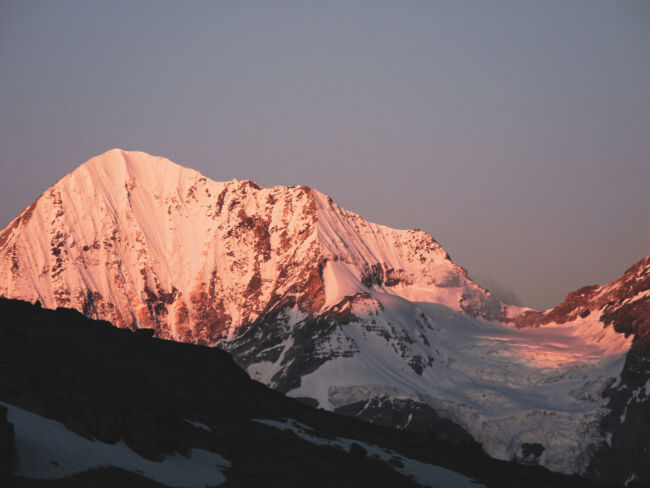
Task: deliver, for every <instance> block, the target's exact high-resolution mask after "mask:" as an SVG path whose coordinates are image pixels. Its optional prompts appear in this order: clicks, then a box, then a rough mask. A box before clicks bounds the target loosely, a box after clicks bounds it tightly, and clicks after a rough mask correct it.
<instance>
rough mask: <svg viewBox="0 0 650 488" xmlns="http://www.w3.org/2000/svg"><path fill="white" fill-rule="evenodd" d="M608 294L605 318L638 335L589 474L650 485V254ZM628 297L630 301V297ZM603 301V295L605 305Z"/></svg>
mask: <svg viewBox="0 0 650 488" xmlns="http://www.w3.org/2000/svg"><path fill="white" fill-rule="evenodd" d="M614 283H616V284H617V286H616V287H611V284H610V285H608V286H607V288H610V290H607V291H608V293H607V294H606V295H605V299H606V302H605V305H604V306H603V315H602V317H601V319H602V320H603V322H604V323H605V324H606V325H611V326H613V327H614V329H615V330H617V331H618V332H621V333H624V334H625V335H630V334H633V335H634V340H633V342H632V347H631V349H630V351H629V352H628V354H627V357H626V359H625V365H624V367H623V371H622V372H621V377H620V379H619V381H618V382H616V383H615V384H613V385H612V386H611V387H610V388H609V389H608V390H607V391H605V393H604V394H605V396H606V397H607V398H608V399H609V401H608V404H607V408H608V409H609V413H608V414H607V415H606V416H605V417H604V418H603V420H602V422H601V432H602V434H603V437H604V438H605V439H606V442H604V443H602V445H601V446H600V448H599V450H598V452H597V453H596V455H595V456H594V457H593V459H592V461H591V463H590V465H589V469H588V472H587V474H588V475H589V476H593V477H594V478H598V479H602V480H606V481H609V482H612V483H617V484H624V483H625V484H626V486H650V421H649V419H650V295H645V296H641V298H637V299H630V297H635V296H637V295H639V294H642V293H643V292H647V290H649V289H650V257H646V258H644V259H642V260H641V261H639V262H638V263H637V264H635V265H634V266H632V267H631V268H630V269H628V270H627V271H626V273H625V275H624V276H623V277H622V278H621V279H619V280H617V281H616V282H614ZM626 297H627V299H626ZM605 299H599V300H598V303H603V302H604V300H605Z"/></svg>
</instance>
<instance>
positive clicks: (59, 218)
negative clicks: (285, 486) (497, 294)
mask: <svg viewBox="0 0 650 488" xmlns="http://www.w3.org/2000/svg"><path fill="white" fill-rule="evenodd" d="M0 256H2V260H1V262H0V277H1V280H0V283H1V284H0V295H3V296H11V297H15V298H20V299H24V300H29V301H32V302H34V301H36V300H39V301H40V302H41V304H42V305H43V306H45V307H47V308H56V307H59V306H63V307H73V308H76V309H78V310H82V311H83V312H84V313H85V314H86V315H88V316H90V317H92V318H102V319H105V320H109V321H111V322H112V323H114V324H115V325H117V326H119V327H131V328H154V329H156V331H157V334H158V335H159V336H160V337H163V338H170V339H176V340H181V341H189V342H197V343H203V344H216V343H218V342H220V341H222V340H224V339H228V338H232V337H233V336H235V335H236V334H237V331H238V330H239V329H240V328H241V327H242V326H245V325H246V324H250V323H252V322H253V321H255V320H258V319H260V318H263V317H264V316H265V314H269V313H271V312H274V311H277V309H278V308H282V307H284V308H286V307H287V304H290V308H291V309H292V310H293V311H294V313H296V314H299V315H301V316H313V315H315V314H318V313H320V312H322V311H325V310H328V309H331V308H332V307H333V306H335V305H337V304H338V303H339V302H340V301H341V300H342V299H344V298H345V297H353V296H355V295H358V294H367V293H368V290H370V289H372V288H376V289H382V290H385V291H386V292H387V293H390V294H392V295H395V296H398V297H401V298H404V299H407V300H411V301H429V302H436V303H441V304H444V305H446V306H448V307H450V308H452V309H453V310H458V311H465V312H467V313H469V314H471V315H473V316H483V317H486V318H502V317H505V314H506V310H507V308H506V306H505V305H504V304H502V303H500V302H499V301H498V300H496V299H495V298H494V297H492V296H491V295H490V294H489V292H487V291H485V290H484V289H482V288H480V287H479V286H477V285H476V284H474V283H472V282H471V281H470V280H469V279H468V278H467V276H466V272H465V271H464V270H463V269H462V268H461V267H459V266H456V265H455V264H453V263H452V262H451V260H450V259H449V256H448V255H447V253H446V252H445V251H444V250H443V249H442V248H441V247H440V245H439V244H438V243H437V242H436V241H435V240H434V239H433V238H432V237H431V236H429V235H428V234H426V233H424V232H420V231H415V230H409V231H402V230H395V229H390V228H388V227H384V226H381V225H376V224H372V223H369V222H367V221H366V220H364V219H363V218H361V217H359V216H358V215H355V214H353V213H351V212H348V211H346V210H344V209H342V208H341V207H339V206H338V205H336V204H335V203H334V202H333V201H332V199H331V198H329V197H327V196H326V195H323V194H322V193H320V192H318V191H316V190H313V189H311V188H308V187H302V186H294V187H282V186H277V187H274V188H260V187H259V186H258V185H257V184H255V183H253V182H252V181H248V180H244V181H238V180H232V181H230V182H227V183H222V182H216V181H212V180H209V179H207V178H205V177H204V176H202V175H201V174H200V173H198V172H197V171H194V170H191V169H187V168H183V167H182V166H179V165H177V164H175V163H173V162H171V161H169V160H168V159H165V158H159V157H154V156H150V155H148V154H145V153H142V152H125V151H121V150H119V149H113V150H111V151H108V152H107V153H104V154H102V155H100V156H97V157H95V158H93V159H91V160H90V161H88V162H87V163H85V164H83V165H82V166H80V167H79V168H77V169H76V170H74V171H73V172H71V173H70V174H68V175H67V176H65V177H64V178H62V179H61V180H60V181H58V182H57V183H56V184H55V185H54V186H53V187H51V188H50V189H49V190H47V191H46V192H45V193H43V194H42V195H41V196H40V197H39V198H38V199H37V200H36V201H35V202H34V203H33V204H32V205H30V206H29V207H28V208H27V209H26V210H24V211H23V212H22V213H21V214H20V215H19V216H18V218H16V219H15V220H14V221H13V222H12V223H11V224H10V225H9V226H8V227H7V228H6V229H5V230H4V231H3V232H2V234H0Z"/></svg>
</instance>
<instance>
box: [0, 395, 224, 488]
mask: <svg viewBox="0 0 650 488" xmlns="http://www.w3.org/2000/svg"><path fill="white" fill-rule="evenodd" d="M0 404H2V405H4V406H5V407H7V409H8V420H9V422H11V423H12V424H13V426H14V432H15V436H16V437H15V438H16V450H17V452H18V460H19V462H18V472H17V473H16V474H17V475H18V476H24V477H26V478H34V479H60V478H65V477H67V476H70V475H72V474H76V473H82V472H85V471H88V470H91V469H96V468H100V467H109V466H112V467H117V468H121V469H124V470H126V471H131V472H133V473H138V474H140V475H142V476H144V477H146V478H149V479H152V480H155V481H158V482H160V483H162V484H164V485H166V486H178V487H182V488H204V487H205V486H217V485H220V484H221V483H223V482H224V481H226V477H225V476H224V475H223V474H222V471H223V470H225V469H227V468H229V467H230V462H229V461H227V460H226V459H224V458H223V457H221V456H219V455H218V454H216V453H213V452H208V451H204V450H202V449H192V451H191V452H190V456H189V457H188V458H186V457H184V456H182V455H180V454H174V455H173V456H166V457H165V459H163V460H162V461H161V462H155V461H151V460H149V459H146V458H143V457H142V456H140V455H139V454H137V453H136V452H134V451H133V450H132V449H130V448H129V447H128V446H127V445H126V444H125V443H124V442H118V443H117V444H112V445H111V444H106V443H103V442H99V441H91V440H88V439H85V438H83V437H81V436H80V435H78V434H75V433H74V432H72V431H70V430H68V429H66V428H65V426H64V425H63V424H62V423H60V422H56V421H54V420H50V419H46V418H44V417H41V416H39V415H36V414H34V413H31V412H28V411H26V410H23V409H21V408H18V407H16V406H14V405H9V404H7V403H4V402H0Z"/></svg>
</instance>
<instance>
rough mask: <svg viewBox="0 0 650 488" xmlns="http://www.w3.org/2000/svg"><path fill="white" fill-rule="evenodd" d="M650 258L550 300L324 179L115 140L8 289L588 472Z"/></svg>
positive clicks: (638, 318) (51, 198)
mask: <svg viewBox="0 0 650 488" xmlns="http://www.w3.org/2000/svg"><path fill="white" fill-rule="evenodd" d="M648 263H649V258H644V259H642V260H641V261H639V263H637V264H636V265H635V266H633V267H632V268H630V269H629V270H628V271H627V272H626V273H625V275H623V276H622V277H621V278H620V279H619V280H615V281H613V282H612V283H610V284H608V285H604V286H594V287H586V288H583V289H581V290H578V291H577V292H574V293H572V294H569V295H568V296H567V300H566V301H565V302H564V303H563V304H560V305H559V306H558V307H555V308H554V309H550V310H547V311H545V312H538V311H534V310H530V309H524V308H520V307H516V306H511V305H507V304H504V303H502V302H501V301H499V300H498V299H496V298H495V297H493V296H492V295H491V294H490V293H489V291H487V290H485V289H483V288H481V287H480V286H478V285H477V284H475V283H473V282H472V281H471V280H470V279H469V278H468V276H467V272H466V271H465V270H464V269H463V268H461V267H460V266H458V265H456V264H454V263H453V262H452V261H451V260H450V258H449V256H448V254H447V253H446V251H445V250H444V249H442V247H441V246H440V245H439V244H438V243H437V242H436V241H435V240H434V239H433V237H431V236H430V235H428V234H426V233H424V232H420V231H416V230H395V229H391V228H388V227H384V226H381V225H377V224H373V223H370V222H367V221H366V220H364V219H363V218H362V217H360V216H358V215H356V214H354V213H352V212H349V211H347V210H344V209H342V208H341V207H339V206H338V205H337V204H336V203H334V202H333V201H332V200H331V199H330V198H329V197H327V196H326V195H323V194H322V193H320V192H318V191H317V190H314V189H311V188H308V187H300V186H294V187H274V188H268V189H264V188H260V187H259V186H258V185H256V184H255V183H253V182H251V181H238V180H233V181H230V182H227V183H221V182H215V181H212V180H209V179H207V178H205V177H204V176H202V175H201V174H200V173H198V172H196V171H194V170H191V169H187V168H183V167H181V166H178V165H176V164H174V163H172V162H171V161H169V160H166V159H164V158H156V157H153V156H150V155H147V154H145V153H140V152H125V151H121V150H112V151H109V152H107V153H105V154H103V155H101V156H97V157H96V158H93V159H91V160H90V161H88V162H87V163H85V164H84V165H82V166H80V167H79V168H78V169H76V170H75V171H73V172H72V173H70V174H68V175H67V176H65V177H64V178H63V179H61V180H60V181H59V182H57V183H56V184H55V185H54V186H53V187H52V188H50V189H49V190H47V191H46V192H44V193H43V195H41V197H39V199H37V200H36V201H35V202H34V203H33V204H32V205H31V206H30V207H28V208H27V209H25V210H24V211H23V212H22V213H21V214H20V215H19V216H18V217H17V218H16V219H15V220H14V221H13V222H12V223H11V224H9V226H8V227H6V228H5V229H4V230H3V231H2V232H0V296H5V297H9V298H18V299H23V300H27V301H30V302H35V301H37V300H38V301H40V302H41V304H42V305H43V306H45V307H47V308H56V307H58V306H65V307H71V308H76V309H77V310H79V311H81V312H83V313H84V314H85V315H87V316H89V317H92V318H101V319H105V320H108V321H110V322H112V323H113V324H115V325H117V326H118V327H123V328H151V329H154V330H155V333H156V335H157V336H158V337H161V338H168V339H174V340H178V341H183V342H192V343H198V344H206V345H216V344H218V345H219V347H221V348H223V349H226V350H228V351H229V352H230V353H231V354H232V355H233V357H234V358H235V360H236V361H237V362H238V363H239V364H240V365H241V366H242V367H244V368H245V369H246V370H247V372H248V373H249V374H250V376H251V377H252V378H254V379H257V380H259V381H261V382H263V383H265V384H267V385H269V386H271V387H272V388H275V389H276V390H278V391H281V392H283V393H286V394H287V395H289V396H293V397H298V398H301V399H302V400H303V401H305V402H307V403H310V404H313V405H318V406H320V407H322V408H326V409H329V410H336V411H339V412H342V413H346V414H347V415H355V416H358V417H360V418H363V419H365V420H370V421H373V422H377V423H384V424H387V425H393V426H396V427H398V428H401V429H405V430H409V429H411V430H426V425H430V424H431V422H436V423H437V425H442V423H444V421H447V422H449V423H450V426H449V429H448V432H449V433H450V435H454V436H457V437H463V436H464V435H466V434H467V433H468V434H469V435H471V437H473V438H474V439H475V440H476V441H478V442H480V443H481V444H482V445H483V448H484V449H485V450H486V452H488V453H489V454H490V455H492V456H494V457H497V458H499V459H507V460H517V461H520V462H525V463H533V464H542V465H544V466H547V467H549V468H550V469H553V470H558V471H562V472H567V473H571V472H581V473H582V472H586V471H588V470H592V468H591V467H590V462H591V460H592V458H593V456H594V453H596V452H601V451H602V447H603V445H605V444H607V438H608V437H607V436H608V435H609V434H608V430H607V428H606V427H604V426H603V425H602V422H603V421H604V419H606V418H607V408H608V407H609V408H613V407H612V406H613V405H614V404H613V403H612V402H613V400H612V397H611V388H612V387H613V386H612V385H615V386H616V385H618V386H619V387H620V384H621V378H622V376H621V374H622V372H623V374H624V375H625V371H627V370H626V368H628V363H629V356H628V351H629V350H630V348H631V347H632V350H633V351H636V350H637V349H638V347H639V346H638V344H640V341H641V339H640V337H641V336H643V337H646V331H647V330H649V329H650V325H649V323H648V319H649V317H650V313H649V312H648V309H649V307H648V301H649V300H650V291H649V289H650V284H649V281H648V280H649V278H648V277H649V275H650V271H649V268H650V266H649V265H648ZM643 374H645V373H643ZM642 376H643V375H642ZM648 378H649V379H650V368H649V369H648ZM635 381H637V382H638V381H641V380H640V379H639V378H638V377H637V378H636V380H635ZM617 382H618V383H617ZM635 388H637V387H635ZM637 389H638V388H637ZM607 392H610V393H607ZM604 395H605V396H604ZM607 395H609V396H607ZM634 395H635V396H634V398H635V399H642V398H645V397H643V396H642V395H641V393H640V390H639V392H637V393H635V394H634ZM626 398H627V397H626ZM625 401H628V400H627V399H626V400H625ZM619 402H623V400H619ZM617 408H618V407H617ZM440 419H442V420H440ZM610 430H611V429H610ZM463 431H464V432H463ZM624 436H629V434H624ZM626 473H627V474H626ZM630 473H633V474H635V475H638V474H639V473H640V471H639V469H638V467H630V469H629V470H628V471H627V472H624V473H622V474H619V475H617V476H619V477H620V476H623V475H626V476H628V477H629V476H630ZM598 476H602V473H600V474H598ZM617 479H618V478H617ZM648 479H650V474H649V478H648ZM614 481H615V480H614Z"/></svg>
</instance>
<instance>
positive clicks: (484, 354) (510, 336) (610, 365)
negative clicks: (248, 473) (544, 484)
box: [289, 291, 631, 473]
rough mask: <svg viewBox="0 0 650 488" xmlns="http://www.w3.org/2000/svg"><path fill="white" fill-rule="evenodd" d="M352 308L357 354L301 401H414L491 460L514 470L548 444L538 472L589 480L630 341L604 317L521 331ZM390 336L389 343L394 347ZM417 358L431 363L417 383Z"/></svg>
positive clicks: (409, 309) (369, 304) (387, 301)
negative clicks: (609, 394) (532, 449)
mask: <svg viewBox="0 0 650 488" xmlns="http://www.w3.org/2000/svg"><path fill="white" fill-rule="evenodd" d="M371 295H372V299H369V300H365V301H361V302H359V303H357V304H356V305H355V307H354V313H355V315H356V317H357V320H356V321H355V322H352V323H349V324H346V325H342V326H341V327H340V329H339V332H338V333H339V334H340V335H341V336H343V337H344V338H345V340H342V339H341V340H338V342H339V343H352V344H354V347H355V348H356V349H357V352H356V353H354V354H352V355H350V356H349V357H336V358H334V359H332V360H330V361H328V362H326V363H324V364H323V365H322V366H320V367H319V368H318V369H317V370H316V371H314V372H313V373H311V374H308V375H306V376H304V377H303V378H302V383H301V385H300V387H298V388H296V389H294V390H292V391H290V392H289V395H290V396H294V397H311V398H315V399H316V400H318V402H319V405H320V406H321V407H322V408H326V409H330V410H332V409H335V408H337V407H339V406H343V405H346V404H350V403H354V402H358V401H366V400H369V399H371V398H374V397H382V396H388V397H392V398H403V399H406V398H408V399H413V400H416V401H420V402H423V403H427V404H429V405H430V406H432V407H433V408H434V409H435V410H436V411H437V412H438V413H440V414H442V415H445V416H447V417H448V418H450V419H451V420H453V421H454V422H456V423H458V424H460V425H461V426H462V427H463V428H464V429H465V430H467V431H468V432H469V433H470V434H471V435H472V436H474V438H475V439H476V440H477V441H478V442H480V443H482V444H483V448H484V449H485V450H486V452H487V453H488V454H490V455H491V456H493V457H496V458H498V459H505V460H510V459H513V458H514V457H518V456H521V444H523V443H536V442H538V443H541V444H542V445H543V446H544V447H545V451H544V453H543V454H542V456H541V457H540V459H539V462H540V463H541V464H543V465H545V466H547V467H548V468H549V469H552V470H555V471H562V472H566V473H573V472H581V471H582V470H583V469H584V468H585V467H586V464H587V462H588V456H587V454H586V452H587V449H586V448H587V446H588V445H589V444H591V443H597V442H599V440H600V437H599V431H598V419H599V416H600V415H601V414H602V413H603V410H602V409H603V407H604V403H605V400H604V399H603V397H602V395H601V394H602V391H603V390H604V388H605V387H606V386H607V385H608V384H610V383H612V382H613V381H614V379H615V378H617V377H618V376H619V374H620V371H621V369H622V367H623V363H624V359H625V353H626V352H627V350H628V349H629V347H630V343H631V338H625V337H624V336H623V335H622V334H618V333H616V332H615V331H614V330H613V328H612V327H607V328H603V324H602V323H601V322H599V320H598V318H599V313H592V314H591V315H590V316H588V317H586V318H581V319H579V320H575V321H573V322H571V323H565V324H562V325H558V324H551V325H548V326H545V327H542V328H537V329H530V328H529V329H515V328H513V327H510V326H508V325H503V324H500V323H495V322H489V321H486V320H482V319H476V318H473V317H469V316H467V315H465V314H462V313H459V312H456V311H453V310H450V309H449V308H447V307H444V306H442V305H438V304H432V303H424V302H420V303H412V302H409V301H407V300H404V299H402V298H398V297H395V296H393V295H390V294H386V293H383V292H382V291H373V292H371ZM382 332H385V333H386V334H388V335H389V337H390V338H389V339H386V335H385V334H383V333H382ZM415 356H420V357H421V358H423V360H424V362H425V363H427V365H426V367H425V368H424V370H423V371H422V374H418V373H417V372H416V371H415V370H414V369H413V368H411V367H410V366H409V360H410V359H412V358H413V357H415Z"/></svg>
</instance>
